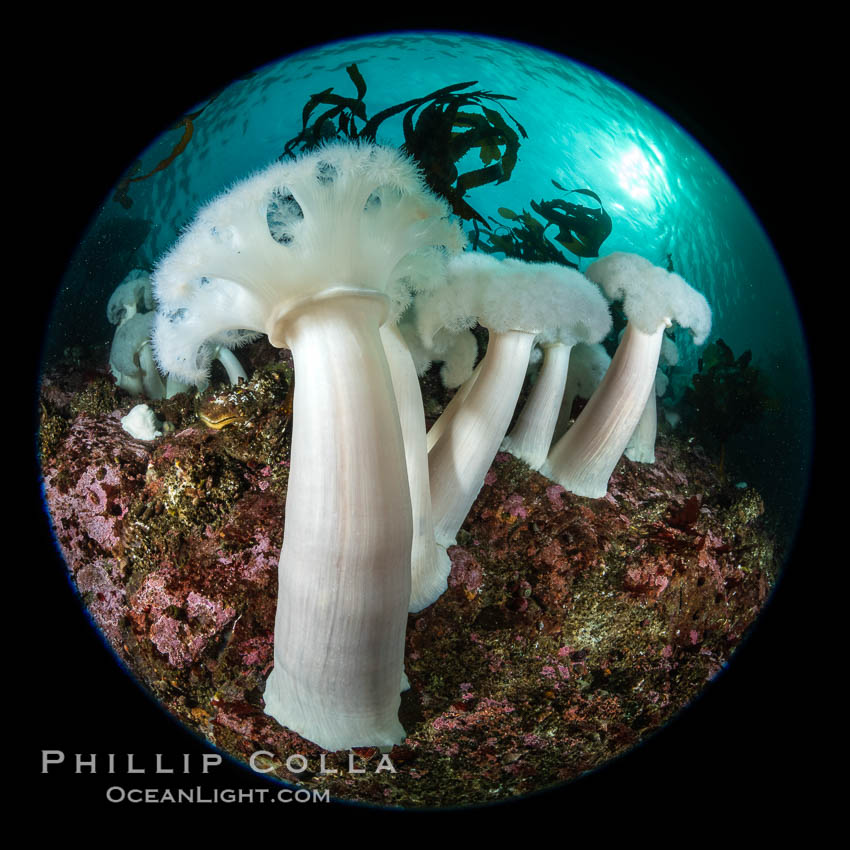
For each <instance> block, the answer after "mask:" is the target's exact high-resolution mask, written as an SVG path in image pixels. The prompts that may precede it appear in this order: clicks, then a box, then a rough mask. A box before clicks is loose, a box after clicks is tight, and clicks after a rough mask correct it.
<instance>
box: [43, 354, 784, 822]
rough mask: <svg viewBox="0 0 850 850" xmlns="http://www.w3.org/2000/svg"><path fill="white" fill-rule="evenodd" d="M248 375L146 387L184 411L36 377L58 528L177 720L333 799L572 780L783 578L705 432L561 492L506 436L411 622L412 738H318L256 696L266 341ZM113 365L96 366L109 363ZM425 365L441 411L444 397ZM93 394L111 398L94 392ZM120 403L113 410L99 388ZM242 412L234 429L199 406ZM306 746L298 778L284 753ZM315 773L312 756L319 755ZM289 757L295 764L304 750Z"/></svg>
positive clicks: (405, 799) (445, 797) (259, 685)
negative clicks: (137, 406)
mask: <svg viewBox="0 0 850 850" xmlns="http://www.w3.org/2000/svg"><path fill="white" fill-rule="evenodd" d="M242 351H243V352H244V354H245V361H246V363H247V364H250V366H251V370H252V371H251V372H250V373H251V374H252V375H253V377H252V378H251V380H250V381H248V382H247V383H244V384H240V385H238V386H235V387H234V386H227V385H226V384H224V383H215V382H214V384H213V386H212V387H211V388H210V390H209V391H208V392H207V393H206V394H204V395H203V396H202V397H200V399H198V397H196V396H195V395H193V394H191V393H183V394H180V395H177V396H175V397H173V398H171V399H166V400H161V401H153V402H151V403H150V404H151V407H152V408H153V409H154V410H155V412H156V414H157V416H158V418H159V419H160V420H162V421H164V422H165V423H170V424H171V426H173V428H172V429H171V430H170V433H169V432H168V431H169V429H168V428H166V429H165V431H166V433H164V435H163V436H162V437H159V438H157V439H156V440H155V441H153V442H143V441H139V440H135V439H133V438H132V437H131V436H130V435H129V434H127V433H126V432H124V431H123V430H122V429H121V426H120V418H121V416H123V415H124V414H125V413H126V412H127V410H129V408H130V407H131V406H132V401H131V400H130V399H129V398H128V397H127V396H125V395H124V394H123V393H121V392H118V393H116V396H115V399H116V401H117V402H119V404H118V405H117V406H116V407H115V408H114V409H111V410H105V409H100V408H98V409H82V408H81V407H80V404H79V399H81V398H83V397H85V396H86V395H87V394H88V395H89V396H90V395H91V393H92V391H93V387H94V386H95V385H99V382H101V381H102V380H103V376H102V375H100V374H98V372H97V370H96V369H94V370H90V371H89V372H88V373H87V375H88V377H85V378H83V377H81V374H82V372H81V370H80V369H79V368H77V367H76V366H75V365H73V364H68V365H65V366H63V365H59V366H57V367H56V368H54V369H53V370H52V371H48V372H47V374H46V375H45V377H44V379H43V384H42V415H43V426H42V431H41V438H42V465H43V470H44V483H45V494H46V500H47V504H48V506H49V509H50V512H51V515H52V518H53V523H54V527H55V532H56V537H57V540H58V542H59V545H60V547H61V549H62V551H63V554H64V555H65V558H66V561H67V563H68V565H69V569H70V571H71V573H72V575H73V578H74V582H75V584H76V587H77V589H78V591H79V592H80V594H81V595H82V597H83V600H84V601H85V603H86V605H87V607H88V608H89V611H90V612H91V614H92V616H93V617H94V619H95V621H96V622H97V623H98V625H99V627H100V628H101V629H102V631H103V633H104V635H105V636H106V639H107V640H108V642H109V644H110V645H111V646H112V648H113V649H114V651H115V652H116V654H117V655H118V656H119V658H121V659H122V661H124V662H125V663H126V664H127V665H128V667H129V668H130V669H131V670H132V671H133V672H134V674H135V675H136V676H137V677H138V678H139V679H140V681H142V682H143V683H144V685H145V687H146V688H147V689H148V690H150V691H151V693H152V694H153V695H154V696H155V697H156V698H157V700H158V701H159V702H160V703H161V704H162V705H164V706H165V707H166V708H167V710H168V711H170V712H171V713H172V714H173V715H174V716H175V717H177V718H178V719H179V720H180V721H181V722H182V723H184V724H185V725H186V726H187V727H188V728H190V729H194V730H196V731H197V732H199V733H200V734H201V735H203V736H204V737H205V738H206V739H207V740H209V741H210V742H211V743H213V744H215V745H216V746H218V747H220V748H221V749H223V750H225V751H226V752H228V753H230V754H231V755H233V756H234V757H236V758H237V759H241V760H243V761H247V760H248V759H249V758H250V757H251V755H252V754H253V753H256V752H258V751H260V750H264V751H267V752H268V753H272V754H273V755H272V756H270V757H266V756H264V757H263V758H264V759H265V760H264V761H263V763H262V768H263V770H269V773H268V775H269V776H270V777H272V778H277V779H280V780H283V781H286V782H293V783H298V784H300V785H303V786H307V787H312V788H320V789H327V790H328V791H329V793H330V795H331V796H332V797H335V798H341V799H346V800H360V801H364V802H369V803H373V804H378V805H389V806H402V807H422V806H447V805H452V806H455V805H464V804H476V803H484V802H489V801H493V800H500V799H508V798H512V797H515V796H517V795H519V794H524V793H528V792H531V791H535V790H539V789H542V788H546V787H548V786H551V785H553V784H556V783H558V782H562V781H565V780H569V779H571V778H574V777H576V776H578V775H580V774H581V773H583V772H585V771H587V770H590V769H592V768H594V767H597V766H599V765H601V764H603V763H605V762H607V761H608V760H610V759H611V758H612V757H614V756H616V755H617V754H619V753H622V752H624V751H626V750H628V749H629V748H631V747H632V746H634V745H635V744H636V743H638V742H639V741H640V740H641V739H643V738H644V737H646V736H647V735H648V734H649V733H651V732H652V731H654V730H656V729H658V728H660V727H661V726H663V725H664V724H665V723H666V722H667V721H668V720H669V719H670V718H671V717H672V716H673V715H674V714H675V713H676V712H678V711H679V710H680V709H681V708H682V707H683V706H685V705H686V704H687V703H689V702H690V701H691V700H692V699H694V698H695V697H696V696H697V695H698V694H699V693H700V692H701V691H702V689H703V688H704V687H705V686H706V683H707V682H708V680H710V679H711V678H712V677H713V676H715V675H716V674H717V673H718V672H719V671H720V670H721V669H722V668H723V667H724V665H725V664H726V663H727V661H728V659H729V657H730V655H731V653H732V651H733V650H734V649H735V647H736V646H737V645H738V644H739V642H740V641H741V639H742V638H743V636H744V635H745V634H746V632H747V630H748V629H749V628H750V626H751V625H752V623H753V621H754V620H755V618H756V616H757V615H758V613H759V611H760V609H761V607H762V605H763V604H764V602H765V600H766V599H767V596H768V595H769V593H770V590H771V587H772V585H773V583H774V580H775V578H776V569H777V566H776V565H777V559H776V558H775V556H774V549H773V542H772V538H771V535H770V534H769V533H768V531H767V530H766V525H765V520H764V517H763V511H764V506H763V504H762V501H761V498H760V496H759V494H758V493H757V492H756V491H755V490H753V489H752V488H746V489H739V488H736V487H735V486H733V485H732V484H730V483H729V482H727V481H726V480H724V479H723V478H722V477H721V475H720V474H719V472H718V471H717V469H716V466H714V465H713V464H712V463H711V462H710V461H709V460H708V458H707V457H706V456H705V455H704V454H703V453H702V450H701V449H700V448H699V446H698V445H697V444H696V443H695V442H688V441H687V440H684V439H680V438H678V437H676V436H674V435H672V434H670V433H667V432H666V431H665V430H663V429H662V432H661V433H660V434H659V436H658V441H657V446H656V463H655V464H653V465H648V464H637V463H633V462H631V461H629V460H627V459H626V458H623V459H621V460H620V462H619V463H618V464H617V467H616V469H615V471H614V474H613V476H612V478H611V481H610V485H609V488H608V493H607V494H606V496H605V497H604V498H602V499H597V500H592V499H587V498H583V497H579V496H575V495H573V494H570V493H568V492H566V491H565V490H564V489H563V488H562V487H561V486H560V485H557V484H555V483H553V482H552V481H550V480H548V479H546V478H544V477H543V476H541V475H540V474H539V473H537V472H533V471H531V470H530V469H529V468H528V467H527V466H526V465H525V464H524V463H522V462H521V461H519V460H517V459H515V458H513V457H512V456H511V455H508V454H506V453H499V454H498V455H497V456H496V458H495V461H494V463H493V464H492V466H491V467H490V470H489V471H488V473H487V475H486V478H485V483H484V486H483V488H482V490H481V493H480V494H479V496H478V498H477V500H476V501H475V503H474V505H473V507H472V510H471V511H470V513H469V515H468V517H467V519H466V521H465V523H464V524H463V527H462V528H461V530H460V532H459V533H458V536H457V545H454V546H451V547H450V548H449V556H450V557H451V561H452V570H451V574H450V576H449V580H448V585H449V586H448V589H447V590H446V592H445V593H444V594H443V595H442V596H441V597H440V598H439V599H438V600H437V602H436V603H434V604H433V605H431V606H430V607H428V608H427V609H425V610H424V611H423V612H421V613H419V614H416V615H411V616H410V617H409V619H408V627H407V637H406V646H405V672H406V674H407V677H408V679H409V681H410V689H409V690H407V691H405V692H404V693H403V694H402V700H401V709H400V713H399V718H400V721H401V723H402V725H403V726H404V728H405V730H406V732H407V738H406V739H405V740H404V742H403V743H402V744H400V745H397V746H395V747H393V748H392V749H391V750H390V751H389V753H388V755H389V758H390V759H391V761H392V765H393V766H394V768H395V771H394V772H393V771H390V770H386V769H383V770H377V767H378V765H379V764H380V760H381V753H380V752H379V750H378V749H377V748H374V747H370V748H358V749H356V750H354V756H353V759H354V765H355V767H356V768H357V769H364V770H365V772H364V773H352V772H350V769H349V768H350V762H349V759H350V754H349V753H348V752H345V751H341V752H338V753H325V752H324V750H322V749H320V748H319V747H318V746H316V745H315V744H312V743H310V742H309V741H306V740H304V739H303V738H300V737H299V736H298V735H297V734H295V733H294V732H292V731H290V730H288V729H286V728H284V727H282V726H280V725H279V724H278V723H277V722H276V721H275V720H274V719H272V718H271V717H269V716H267V715H266V714H265V713H264V711H263V702H262V694H263V689H264V686H265V681H266V679H267V677H268V674H269V671H270V669H271V666H272V663H273V635H274V618H275V599H276V595H277V566H278V557H279V553H280V547H281V541H282V531H283V524H284V519H285V518H284V502H285V495H286V489H287V480H288V461H289V442H288V441H289V428H288V417H289V416H290V413H291V409H290V408H288V400H289V401H291V398H290V389H291V382H292V366H291V362H290V361H289V360H287V359H284V360H280V358H281V357H284V358H285V357H286V354H285V353H283V352H277V351H275V350H273V349H272V348H271V347H270V346H269V345H268V344H267V343H266V341H265V340H262V341H258V342H255V343H253V344H251V345H250V346H247V347H246V348H244V349H242ZM101 369H102V367H101ZM436 369H437V367H434V369H432V373H433V374H429V375H426V376H425V378H424V380H423V382H422V387H423V394H424V399H423V401H424V406H425V409H426V411H428V414H429V418H433V417H435V416H436V415H437V414H438V413H439V412H440V410H441V408H442V407H443V405H444V404H445V401H446V400H447V399H446V394H445V392H444V391H443V390H442V388H441V387H440V384H439V379H438V378H437V379H436V380H435V378H434V375H435V374H436ZM100 395H102V394H100ZM107 406H108V405H107ZM218 409H220V410H222V411H224V410H225V409H226V410H227V411H228V413H227V417H228V422H227V427H222V428H220V429H215V428H211V427H209V424H204V420H203V418H202V417H200V416H199V414H200V413H204V415H205V416H206V418H207V419H211V420H212V421H213V422H216V421H220V420H216V419H214V418H213V417H212V415H211V413H210V412H209V411H211V410H218ZM296 753H297V754H300V755H303V756H304V757H305V759H306V761H307V765H308V767H307V769H306V770H305V771H303V772H300V773H297V774H296V773H293V772H290V770H289V769H288V768H287V757H288V756H290V755H292V754H296ZM322 754H324V755H325V761H324V764H325V768H326V770H328V771H331V770H336V771H338V772H337V773H330V772H329V773H322V772H321V771H320V767H319V765H320V756H321V755H322ZM290 767H294V768H295V769H297V768H298V765H297V764H295V763H292V762H291V763H290Z"/></svg>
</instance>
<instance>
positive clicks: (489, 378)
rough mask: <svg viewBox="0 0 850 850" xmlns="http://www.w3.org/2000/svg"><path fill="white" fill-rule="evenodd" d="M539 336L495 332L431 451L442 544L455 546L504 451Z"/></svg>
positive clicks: (436, 531) (437, 525) (433, 497)
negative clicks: (468, 516)
mask: <svg viewBox="0 0 850 850" xmlns="http://www.w3.org/2000/svg"><path fill="white" fill-rule="evenodd" d="M534 337H535V334H534V333H533V332H531V333H527V332H525V331H506V332H504V333H492V332H491V333H490V339H489V342H488V344H487V354H486V355H485V357H484V359H483V360H482V361H481V364H480V366H481V368H480V371H479V373H478V376H477V378H476V379H475V383H474V384H473V385H472V388H471V389H470V390H469V393H468V394H467V396H466V398H465V399H464V401H463V404H461V405H460V406H459V407H458V408H457V410H456V412H455V414H454V416H453V417H452V419H451V421H450V422H449V423H448V425H447V427H446V430H445V431H444V433H443V434H442V436H441V437H440V439H439V440H438V441H437V443H436V444H435V445H434V447H433V448H432V449H431V451H430V452H429V453H428V465H429V467H430V480H431V503H432V506H433V511H434V534H435V536H436V538H437V542H438V543H439V544H440V545H442V546H451V545H452V544H453V543H454V542H455V538H456V537H457V533H458V531H459V530H460V527H461V525H463V521H464V519H465V518H466V515H467V514H468V513H469V509H470V508H471V507H472V504H473V502H474V501H475V499H476V497H477V496H478V493H479V491H480V490H481V486H482V484H483V483H484V477H485V476H486V474H487V470H488V469H489V468H490V464H491V463H492V462H493V458H494V457H495V455H496V452H497V451H498V450H499V445H500V444H501V442H502V439H503V437H504V434H505V431H507V429H508V425H510V422H511V417H512V416H513V412H514V407H515V406H516V400H517V398H518V397H519V393H520V390H521V389H522V382H523V380H524V379H525V371H526V366H527V364H528V358H529V356H530V355H531V347H532V345H533V344H534ZM470 380H471V379H470Z"/></svg>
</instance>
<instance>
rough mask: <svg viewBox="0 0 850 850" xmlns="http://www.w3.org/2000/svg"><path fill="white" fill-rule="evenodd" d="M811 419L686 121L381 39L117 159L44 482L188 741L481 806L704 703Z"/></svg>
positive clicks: (555, 72) (105, 617) (309, 779)
mask: <svg viewBox="0 0 850 850" xmlns="http://www.w3.org/2000/svg"><path fill="white" fill-rule="evenodd" d="M400 67H403V68H404V74H403V75H402V74H399V73H398V69H399V68H400ZM765 303H769V304H770V305H771V311H770V312H769V313H767V314H766V313H765V311H764V307H763V305H764V304H765ZM60 317H61V320H60ZM777 376H781V380H780V379H777ZM811 395H812V388H811V385H810V376H809V368H808V354H807V349H806V342H805V339H804V335H803V330H802V326H801V323H800V318H799V315H798V312H797V309H796V306H795V303H794V299H793V296H792V293H791V289H790V286H789V283H788V280H787V279H786V277H785V275H784V272H783V270H782V267H781V266H780V263H779V261H778V259H777V257H776V254H775V252H774V250H773V248H772V246H771V244H770V242H769V240H768V238H767V236H766V235H765V232H764V230H763V229H762V227H761V225H760V223H759V221H758V219H757V218H756V217H755V215H754V213H753V212H752V210H751V208H750V207H749V205H748V203H747V201H746V200H745V199H744V198H743V196H742V195H741V194H740V192H739V191H738V189H737V188H736V187H735V186H734V185H733V183H732V182H731V181H730V179H729V178H728V177H727V176H726V174H725V173H724V172H723V171H722V170H721V168H720V167H719V166H718V165H717V163H716V162H715V161H714V160H713V159H712V158H711V157H710V156H709V155H708V154H707V153H706V151H705V150H703V148H702V147H701V146H700V145H699V144H698V143H697V142H696V141H695V140H694V139H693V138H692V137H691V136H690V135H689V134H688V133H687V132H686V131H685V130H683V129H682V127H680V126H679V125H678V124H676V123H675V122H674V121H672V120H671V119H670V118H669V117H668V116H667V115H665V114H664V113H663V112H661V111H659V110H658V109H657V108H656V107H655V106H653V105H652V104H650V103H649V102H647V101H646V100H644V99H642V98H641V97H640V96H638V95H637V94H635V93H634V92H633V91H631V90H630V89H628V88H627V87H625V86H624V85H622V84H620V83H618V82H616V81H614V80H612V79H610V78H609V77H607V76H605V75H603V74H601V73H600V72H598V71H596V70H594V69H593V68H590V67H587V66H585V65H582V64H579V63H577V62H575V61H572V60H570V59H568V58H565V57H563V56H560V55H556V54H553V53H549V52H546V51H544V50H541V49H538V48H535V47H531V46H528V45H524V44H520V43H517V42H513V41H505V40H500V39H496V38H490V37H483V36H476V35H464V34H449V33H439V34H435V33H394V34H384V35H381V36H380V37H377V36H375V37H364V38H356V39H350V40H345V41H339V42H334V43H332V44H327V45H323V46H320V47H315V48H311V49H308V50H305V51H302V52H299V53H297V54H293V55H291V56H289V57H287V58H285V59H282V60H280V61H277V62H274V63H272V64H269V65H266V66H264V67H262V68H259V69H258V70H256V71H255V72H253V73H250V74H247V75H245V76H244V77H241V78H240V79H238V80H236V81H234V82H233V83H232V84H230V85H229V86H227V87H226V88H225V89H223V90H222V91H220V92H218V93H217V94H215V95H214V96H212V97H210V98H208V99H207V100H206V101H204V102H202V103H200V104H196V105H194V106H192V107H191V109H190V110H189V111H188V112H187V113H186V114H185V115H184V116H183V118H182V119H181V120H180V121H179V122H177V124H176V125H174V126H172V127H171V128H169V129H168V130H166V131H164V132H163V133H162V134H161V135H160V136H159V137H158V138H156V139H155V140H154V141H153V143H152V144H151V145H150V146H149V147H148V148H147V149H146V150H145V151H144V152H143V153H142V154H141V155H140V157H139V158H138V160H137V161H136V162H135V163H134V164H132V165H130V166H129V167H128V169H127V171H126V172H125V173H124V175H123V176H121V177H120V179H119V180H118V182H117V183H116V185H115V186H114V189H113V191H112V192H111V194H110V196H109V199H108V201H107V202H106V203H105V205H104V207H103V208H102V210H101V211H100V213H99V215H98V216H97V218H96V219H95V220H94V221H93V222H92V223H91V226H90V228H89V230H88V232H87V233H86V235H85V237H84V238H83V240H82V241H81V243H80V245H79V248H78V250H77V252H76V254H75V256H74V258H73V260H72V262H71V264H70V266H69V267H68V269H67V272H66V275H65V277H64V280H63V282H62V287H61V289H60V291H59V293H58V296H57V300H56V304H55V307H54V314H53V318H52V320H51V323H50V325H49V327H48V331H47V337H46V344H45V353H44V359H43V366H42V374H41V385H40V399H39V401H40V411H41V422H40V428H39V435H38V436H39V453H40V454H39V457H40V463H41V472H42V476H43V492H44V502H45V506H46V510H47V512H48V514H49V517H50V520H51V523H52V528H53V532H54V536H55V541H56V545H57V547H58V549H59V550H60V551H61V554H62V556H63V558H64V560H65V562H66V563H67V567H68V571H69V575H70V579H71V581H72V583H73V585H74V587H75V588H76V590H77V591H78V593H79V594H80V596H81V598H82V600H83V602H84V604H85V606H86V608H87V611H88V613H89V615H90V617H91V619H92V621H93V622H94V623H95V624H96V627H97V629H98V630H99V632H100V634H101V635H102V637H103V640H104V641H105V642H106V643H107V644H108V646H109V647H110V648H111V650H112V651H113V653H114V654H115V655H116V656H117V658H118V659H119V660H120V662H121V663H122V664H123V665H124V666H125V667H126V668H127V669H128V670H129V671H130V672H131V673H132V675H133V677H135V679H136V680H137V681H138V682H139V683H140V684H141V685H142V686H143V688H144V689H145V690H146V691H148V692H149V693H150V694H151V695H152V696H153V698H154V699H155V700H157V702H158V703H159V704H160V705H161V706H162V707H163V708H164V709H165V710H166V711H167V712H169V713H170V714H171V715H172V716H173V717H175V718H176V719H177V720H179V722H180V723H182V724H183V725H184V726H185V727H187V728H188V729H189V730H191V731H192V732H194V733H196V734H197V735H199V736H201V737H202V738H204V739H205V740H207V741H209V742H210V743H211V744H213V745H214V746H215V747H217V748H218V749H219V750H220V751H222V752H223V753H226V754H227V755H229V756H230V757H232V758H233V759H234V760H236V761H237V762H239V763H241V764H243V765H245V766H246V767H247V768H249V769H252V770H254V771H255V772H256V773H258V774H263V775H264V776H266V777H267V778H269V779H272V780H277V781H279V782H281V783H286V784H289V786H292V787H291V789H290V790H292V791H294V790H295V789H296V788H297V791H298V793H307V794H309V793H312V792H318V793H319V794H320V795H322V794H324V795H327V796H329V798H331V799H335V800H343V801H346V802H358V803H364V804H367V805H371V806H376V807H401V808H444V807H446V808H447V807H458V806H461V807H467V806H477V805H483V804H487V803H494V802H504V801H508V800H513V799H516V798H518V797H521V796H523V795H527V794H531V793H533V792H537V791H541V790H545V789H551V788H553V787H556V786H558V785H561V784H563V783H566V782H569V781H570V780H573V779H575V778H577V777H578V776H580V775H582V774H585V773H587V772H588V771H593V770H596V769H598V768H600V767H602V766H604V765H606V764H608V763H610V762H611V760H612V759H614V758H616V757H618V756H620V755H623V754H625V753H627V752H629V751H630V750H632V749H633V748H635V747H636V746H637V745H638V744H640V743H641V742H643V741H645V740H646V739H647V738H648V737H649V736H651V735H652V734H653V733H655V732H656V731H658V730H660V729H662V728H663V727H665V726H666V725H667V724H668V723H669V721H671V719H673V718H674V717H675V716H676V715H677V714H678V713H679V712H680V711H681V710H682V709H683V708H685V707H686V706H688V705H689V704H691V703H692V702H693V701H694V700H695V699H697V698H698V697H699V696H700V695H701V694H702V693H703V692H704V691H705V690H706V689H707V688H710V687H711V685H710V683H711V681H712V680H713V679H714V678H716V677H717V676H718V675H719V674H720V673H721V672H722V671H723V670H724V668H725V667H726V666H727V664H728V663H729V662H730V659H732V658H733V656H734V654H735V652H736V649H737V647H739V646H740V645H741V643H742V642H743V641H744V640H745V639H746V637H747V635H748V634H749V632H750V630H751V628H752V627H753V625H754V623H755V622H756V621H757V619H758V617H759V614H760V612H761V611H762V610H763V609H764V607H765V605H766V604H767V602H768V600H769V598H770V596H771V593H772V591H773V589H774V587H775V586H776V585H777V582H779V581H781V577H782V576H781V574H782V568H783V565H784V562H785V560H786V558H787V553H788V552H789V551H790V545H791V542H792V541H793V538H794V535H795V532H796V529H797V527H798V525H799V522H800V517H801V513H802V507H803V498H804V495H805V491H806V482H807V480H808V475H809V460H808V458H809V456H810V447H811V442H812V401H811ZM770 447H775V450H773V451H772V450H770ZM792 458H793V462H792ZM801 459H802V460H801Z"/></svg>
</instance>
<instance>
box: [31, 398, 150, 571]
mask: <svg viewBox="0 0 850 850" xmlns="http://www.w3.org/2000/svg"><path fill="white" fill-rule="evenodd" d="M120 416H121V411H117V412H116V413H115V414H113V415H111V416H108V417H104V418H101V419H93V418H91V417H88V416H78V417H77V419H76V420H75V422H74V424H73V425H72V426H71V428H70V431H69V433H68V435H67V437H66V438H65V441H64V443H63V445H62V447H61V454H62V457H63V461H64V462H63V464H62V466H61V468H60V466H58V465H51V466H49V467H48V468H46V469H45V470H44V492H45V498H46V501H47V506H48V508H49V509H50V515H51V518H52V520H53V527H54V531H55V534H56V539H57V540H58V542H59V545H60V546H61V548H62V551H63V554H64V555H65V559H66V561H67V562H68V564H69V566H70V567H71V569H72V571H73V570H76V569H78V568H79V567H80V566H81V565H83V564H85V563H87V562H89V561H91V559H92V558H96V557H98V556H101V557H103V556H106V555H109V554H112V553H113V552H114V551H115V549H116V548H117V547H118V546H119V543H120V540H121V532H122V527H123V525H124V520H125V518H126V516H127V510H128V506H129V503H130V501H131V499H132V498H133V497H134V496H135V495H137V493H138V492H139V491H140V490H141V488H142V487H143V486H144V474H145V469H146V467H147V461H148V457H149V455H150V452H149V450H148V449H147V448H146V447H145V445H144V444H143V443H141V442H140V441H138V440H133V439H132V438H131V437H130V436H129V435H128V434H126V433H125V432H124V431H123V430H122V429H121V423H120Z"/></svg>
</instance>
